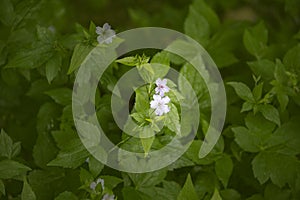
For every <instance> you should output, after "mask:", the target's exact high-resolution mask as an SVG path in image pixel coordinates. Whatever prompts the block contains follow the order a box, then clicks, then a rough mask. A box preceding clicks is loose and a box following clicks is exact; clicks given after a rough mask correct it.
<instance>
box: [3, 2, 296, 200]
mask: <svg viewBox="0 0 300 200" xmlns="http://www.w3.org/2000/svg"><path fill="white" fill-rule="evenodd" d="M299 3H300V2H299V1H298V0H277V1H269V0H263V1H247V0H242V1H237V0H228V1H217V0H211V1H204V0H194V1H185V2H182V1H171V0H167V1H164V2H159V3H158V2H153V3H149V2H142V1H141V2H134V1H129V0H125V1H114V2H113V1H112V2H109V1H106V0H102V1H94V0H88V1H84V4H83V3H82V2H80V1H74V2H70V1H66V0H64V1H45V0H25V1H20V0H1V1H0V129H1V133H0V199H22V200H34V199H42V200H47V199H49V200H52V199H56V200H63V199H72V200H73V199H74V200H76V199H125V200H132V199H137V200H144V199H145V200H148V199H156V200H157V199H158V200H160V199H161V200H165V199H177V200H185V199H189V200H194V199H195V200H196V199H205V200H206V199H208V200H220V199H223V200H239V199H246V200H262V199H266V200H276V199H278V200H285V199H286V200H289V199H293V200H296V199H300V162H299V155H300V136H299V129H300V127H299V126H300V125H299V120H300V109H299V106H300V89H299V87H300V81H299V80H300V79H299V76H300V44H299V40H300V32H299V21H300V15H299V13H300V10H299V6H298V5H299ZM121 7H122V8H126V9H124V10H122V9H120V8H121ZM154 11H155V12H154ZM270 11H271V12H270ZM116 13H118V14H116ZM75 15H76V17H75V19H76V20H77V21H79V22H80V23H81V24H82V25H80V24H78V23H75V21H73V20H74V19H73V18H74V16H75ZM85 19H89V20H90V19H93V20H94V22H95V23H94V22H87V21H86V20H85ZM104 19H105V20H109V21H110V23H111V25H112V27H110V26H109V25H108V24H107V25H103V26H100V25H102V24H104V23H105V21H104ZM84 20H85V21H84ZM88 23H90V25H89V26H88V27H86V26H87V24H88ZM137 26H163V27H167V28H173V29H176V30H179V31H181V32H184V33H185V34H187V35H189V36H190V37H192V38H193V39H195V40H196V41H197V42H199V43H200V44H201V45H202V46H203V47H204V48H205V49H206V50H207V52H208V53H209V54H210V55H211V57H212V59H213V60H214V61H215V63H216V65H217V66H218V68H219V70H220V72H221V75H222V78H223V80H224V83H225V87H226V93H227V102H228V103H227V116H226V121H225V126H224V129H223V132H222V135H221V136H220V138H219V140H218V142H217V144H216V145H215V146H214V148H213V150H212V151H211V152H210V153H209V154H208V155H207V156H206V157H204V158H201V159H200V158H199V156H198V153H199V150H200V148H201V146H202V144H203V143H204V142H206V141H205V140H204V138H205V134H206V131H207V128H208V126H209V122H210V116H211V111H210V109H211V100H210V94H209V92H208V89H207V86H206V85H205V82H204V80H205V78H209V77H210V74H209V73H210V72H209V71H207V72H206V73H203V74H201V75H200V74H198V73H197V71H196V69H194V68H193V67H192V66H191V64H190V63H188V62H186V61H185V60H184V58H180V57H178V56H175V55H173V54H171V53H168V52H167V51H157V50H151V49H150V50H149V49H142V50H138V51H135V52H130V53H129V54H128V55H125V56H124V57H122V58H119V59H117V60H116V61H115V62H113V63H112V64H111V65H110V66H109V68H108V69H107V70H106V71H105V72H104V74H103V76H102V77H101V79H100V82H99V84H98V87H97V90H96V94H95V111H96V115H97V117H98V119H99V123H100V124H101V127H102V129H103V130H104V132H105V133H109V134H107V135H108V137H109V139H110V140H111V141H113V142H114V143H115V144H116V145H118V146H120V147H121V148H123V149H126V150H130V151H134V152H141V153H143V154H144V156H145V157H147V156H148V154H149V152H151V151H154V150H157V149H160V148H162V147H163V146H164V145H166V144H168V142H169V141H170V140H171V139H172V137H174V136H175V135H178V134H181V133H180V128H181V127H180V126H181V125H180V123H181V122H182V121H181V112H180V111H181V110H180V109H181V108H180V102H182V101H183V100H189V99H190V98H189V97H190V96H189V95H190V93H191V92H192V91H190V90H189V89H188V87H187V83H186V82H185V81H184V79H183V77H184V78H185V79H187V80H188V82H189V84H190V85H191V87H192V89H193V92H194V93H195V94H196V95H197V100H198V104H199V109H200V113H201V115H200V122H199V128H198V129H197V130H195V131H196V136H195V138H194V140H193V142H192V143H191V145H190V147H189V148H188V150H187V151H186V152H185V153H184V154H183V155H182V156H181V157H180V158H179V159H178V160H176V161H175V162H174V163H172V164H171V165H169V166H167V167H165V168H163V169H161V170H157V171H154V172H148V173H140V174H134V173H127V172H120V171H117V170H115V169H111V168H109V167H107V166H104V165H103V164H102V163H101V162H100V161H98V160H97V159H96V158H94V157H93V156H92V155H91V154H90V153H89V152H88V150H87V149H86V148H85V146H84V145H83V144H82V142H81V140H80V138H79V137H78V134H77V131H76V128H75V125H74V121H73V116H72V90H73V88H75V87H74V81H75V76H76V73H77V72H78V69H79V67H80V66H81V64H82V63H83V62H84V60H85V59H86V57H87V56H88V55H89V53H90V52H91V51H92V50H93V49H94V48H95V47H97V46H98V45H102V46H103V47H105V46H109V45H111V46H118V45H119V44H120V43H121V39H120V38H118V37H115V36H114V33H115V31H114V29H115V30H116V31H117V32H121V31H122V30H127V29H130V28H133V27H137ZM99 43H101V44H99ZM172 45H174V46H173V47H180V49H181V50H182V51H183V52H184V53H185V55H194V54H195V50H194V49H192V48H190V47H189V46H188V45H186V44H185V43H184V42H182V41H176V42H174V43H173V44H172ZM162 66H163V67H162ZM132 68H137V71H138V73H139V76H140V77H141V78H142V80H143V81H144V82H146V83H147V84H145V85H143V86H141V87H138V88H135V90H134V95H133V97H132V99H131V101H130V117H131V118H132V119H133V120H134V122H135V123H136V124H137V125H138V128H137V129H136V130H135V133H130V134H129V133H126V131H124V132H123V131H121V130H120V129H119V128H118V126H117V125H116V123H115V121H114V118H113V115H112V111H111V105H110V102H111V95H112V93H113V89H114V86H115V85H116V84H117V81H118V79H119V78H120V77H122V75H123V74H125V73H126V72H127V71H129V70H130V69H132ZM170 69H175V70H178V71H179V73H180V74H181V75H182V77H180V76H179V78H178V80H176V82H175V81H173V80H170V79H168V78H167V77H166V75H167V73H168V72H169V71H170ZM91 78H93V74H86V80H90V79H91ZM158 79H160V80H159V81H158V82H157V80H158ZM164 79H165V81H164ZM160 81H162V82H160ZM160 87H161V88H163V89H165V90H160V89H157V88H160ZM183 91H184V92H183ZM88 95H89V94H82V96H88ZM155 95H157V96H155ZM164 98H165V99H164ZM161 101H163V103H162V104H159V106H162V107H158V102H161ZM193 103H194V102H189V104H190V105H193ZM91 106H94V105H93V104H92V105H91V102H86V103H85V104H84V105H83V109H85V111H86V113H89V114H91V115H92V114H94V113H92V109H90V108H91ZM189 117H191V118H190V119H192V118H193V116H189ZM128 126H129V125H128ZM128 128H130V127H128ZM128 130H130V129H128ZM88 131H91V132H95V131H97V130H96V129H89V130H88ZM134 134H137V135H139V136H140V138H136V137H133V136H132V135H134Z"/></svg>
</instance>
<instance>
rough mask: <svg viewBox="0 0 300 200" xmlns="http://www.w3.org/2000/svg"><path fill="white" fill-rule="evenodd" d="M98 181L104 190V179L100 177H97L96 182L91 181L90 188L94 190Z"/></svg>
mask: <svg viewBox="0 0 300 200" xmlns="http://www.w3.org/2000/svg"><path fill="white" fill-rule="evenodd" d="M99 183H101V186H102V190H104V180H103V179H102V178H98V179H97V180H96V182H95V181H93V182H91V184H90V189H92V190H95V189H96V187H97V185H98V184H99Z"/></svg>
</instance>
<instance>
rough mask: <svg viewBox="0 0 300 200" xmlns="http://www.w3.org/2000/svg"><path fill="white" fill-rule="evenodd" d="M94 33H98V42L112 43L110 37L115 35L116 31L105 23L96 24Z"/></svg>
mask: <svg viewBox="0 0 300 200" xmlns="http://www.w3.org/2000/svg"><path fill="white" fill-rule="evenodd" d="M96 33H97V34H98V35H99V36H98V37H97V40H98V42H99V44H103V43H106V44H109V43H112V39H113V38H114V37H115V36H116V32H115V31H114V30H112V29H111V27H110V25H109V24H108V23H105V24H104V25H103V27H100V26H97V27H96Z"/></svg>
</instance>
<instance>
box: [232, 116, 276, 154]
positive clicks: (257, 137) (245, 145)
mask: <svg viewBox="0 0 300 200" xmlns="http://www.w3.org/2000/svg"><path fill="white" fill-rule="evenodd" d="M245 122H246V126H247V128H246V127H241V126H240V127H234V128H232V131H233V132H234V135H235V141H236V142H237V143H238V145H239V146H240V147H241V148H242V149H243V150H245V151H248V152H259V151H261V150H262V149H264V148H267V147H268V146H269V138H270V137H271V135H272V131H273V130H274V128H275V124H273V123H271V122H269V121H267V120H266V119H265V118H263V117H262V116H261V115H255V116H254V115H253V114H248V115H247V117H246V119H245Z"/></svg>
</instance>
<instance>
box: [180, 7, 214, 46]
mask: <svg viewBox="0 0 300 200" xmlns="http://www.w3.org/2000/svg"><path fill="white" fill-rule="evenodd" d="M184 32H185V33H186V34H187V35H189V36H190V37H192V38H193V39H195V40H196V41H198V42H200V44H201V45H204V46H206V45H207V43H208V40H209V36H210V32H211V31H210V26H209V23H208V21H207V20H206V19H205V17H204V16H202V15H201V13H199V12H198V11H197V10H196V9H195V8H194V7H193V6H190V8H189V14H188V16H187V18H186V19H185V22H184Z"/></svg>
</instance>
